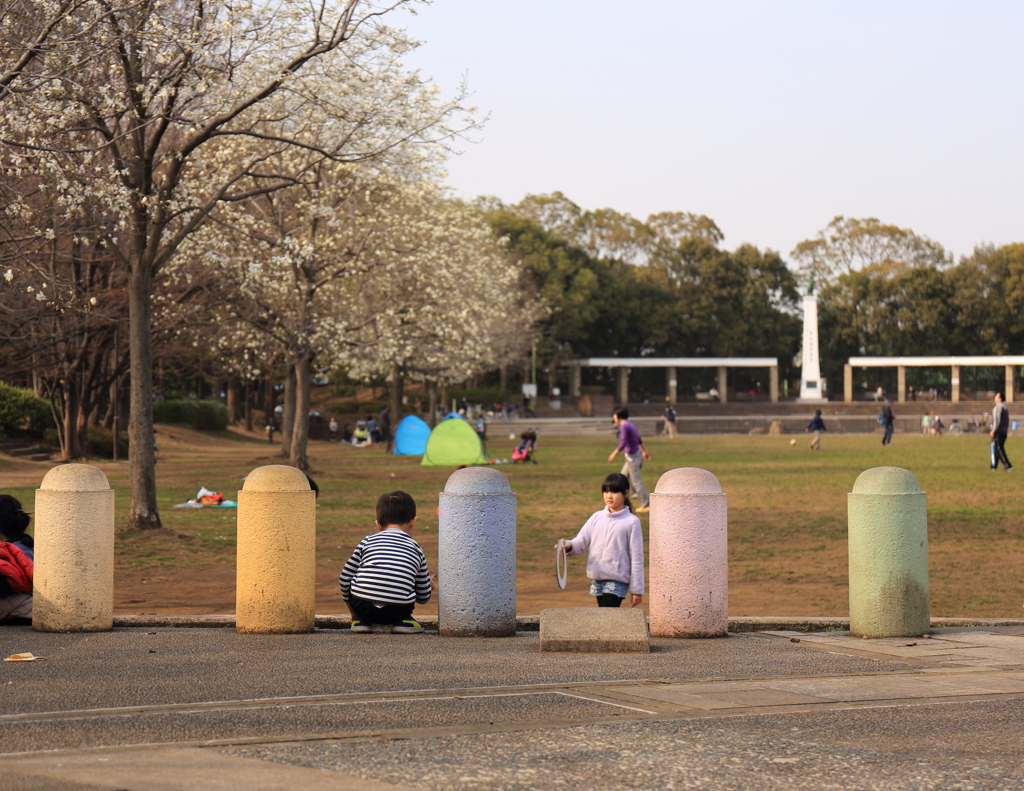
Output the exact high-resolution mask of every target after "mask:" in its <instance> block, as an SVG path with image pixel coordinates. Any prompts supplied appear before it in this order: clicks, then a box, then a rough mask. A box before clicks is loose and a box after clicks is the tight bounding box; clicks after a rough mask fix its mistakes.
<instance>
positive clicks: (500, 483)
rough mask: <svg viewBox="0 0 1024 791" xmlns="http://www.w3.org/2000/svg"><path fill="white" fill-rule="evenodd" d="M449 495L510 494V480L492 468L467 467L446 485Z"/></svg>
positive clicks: (453, 475) (454, 475) (454, 473)
mask: <svg viewBox="0 0 1024 791" xmlns="http://www.w3.org/2000/svg"><path fill="white" fill-rule="evenodd" d="M444 490H445V492H446V493H447V494H509V493H511V491H512V487H511V486H509V483H508V478H506V477H505V476H504V475H502V474H501V473H500V472H498V471H497V470H492V469H491V468H490V467H465V468H463V469H461V470H456V471H455V472H453V473H452V474H451V475H450V476H449V477H448V482H447V483H446V484H445V485H444Z"/></svg>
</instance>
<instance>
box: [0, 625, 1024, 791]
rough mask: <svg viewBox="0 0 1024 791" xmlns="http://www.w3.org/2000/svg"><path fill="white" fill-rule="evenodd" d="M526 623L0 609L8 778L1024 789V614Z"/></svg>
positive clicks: (46, 783)
mask: <svg viewBox="0 0 1024 791" xmlns="http://www.w3.org/2000/svg"><path fill="white" fill-rule="evenodd" d="M652 647H653V650H652V653H650V654H627V655H604V654H551V653H541V652H539V651H538V636H537V634H536V633H528V632H520V633H519V635H518V636H517V637H516V638H505V639H500V638H498V639H496V638H490V639H485V638H442V637H439V636H437V635H436V634H429V633H428V634H426V635H410V636H402V635H389V634H382V633H375V634H372V635H353V634H351V633H349V632H341V631H338V630H329V629H324V630H319V631H317V632H316V633H315V634H311V635H267V636H256V635H239V634H236V633H235V632H233V631H232V630H228V629H195V628H160V627H149V628H119V629H116V630H115V631H113V632H110V633H104V634H88V635H81V634H76V635H66V634H41V633H35V632H32V631H31V630H29V629H28V628H27V627H6V628H3V629H2V630H0V652H2V653H3V655H4V656H8V655H10V654H12V653H16V652H19V653H20V652H25V651H31V652H32V653H33V654H35V655H37V656H45V657H47V658H46V659H44V660H40V661H37V662H26V663H13V662H11V663H4V664H3V665H0V725H2V730H0V733H2V734H3V741H2V742H0V769H2V771H0V789H8V788H10V789H19V791H50V790H51V789H53V790H54V791H56V790H57V789H67V790H68V791H70V790H71V789H78V790H80V789H96V788H104V789H125V790H130V791H135V790H136V789H139V790H140V791H141V790H143V789H145V790H146V791H165V790H166V791H179V790H180V789H193V788H202V789H225V791H235V790H236V789H278V788H280V789H286V788H287V789H294V788H304V789H311V790H312V791H319V789H368V791H374V790H375V789H396V788H399V789H448V788H464V789H534V788H566V789H575V788H580V789H620V788H714V789H722V788H724V789H731V788H736V789H741V788H742V789H755V790H756V789H776V788H780V789H781V788H787V789H788V788H843V789H861V788H864V789H904V788H943V789H958V788H964V789H967V788H973V789H988V788H991V789H1015V788H1024V627H1021V626H1014V627H983V628H946V629H935V630H933V632H932V634H931V635H930V636H929V637H928V638H914V639H902V640H861V639H856V638H853V637H851V636H850V635H849V634H848V633H845V632H818V633H811V634H808V633H804V632H789V631H776V632H762V633H756V634H755V633H749V634H740V635H732V636H730V637H729V638H726V639H718V640H662V639H655V640H653V641H652Z"/></svg>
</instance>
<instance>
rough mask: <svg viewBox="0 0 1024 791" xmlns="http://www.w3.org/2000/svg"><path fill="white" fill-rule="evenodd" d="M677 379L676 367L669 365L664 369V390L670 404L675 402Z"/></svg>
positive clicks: (677, 388) (677, 391)
mask: <svg viewBox="0 0 1024 791" xmlns="http://www.w3.org/2000/svg"><path fill="white" fill-rule="evenodd" d="M678 385H679V380H678V379H676V367H675V366H674V365H671V366H669V367H668V368H666V369H665V392H666V393H667V394H668V401H669V403H670V404H674V403H675V402H676V397H677V396H678V394H679V387H678Z"/></svg>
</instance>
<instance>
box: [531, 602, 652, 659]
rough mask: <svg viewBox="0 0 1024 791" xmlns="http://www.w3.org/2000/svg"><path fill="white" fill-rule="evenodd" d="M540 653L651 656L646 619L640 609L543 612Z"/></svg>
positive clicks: (554, 610) (561, 609)
mask: <svg viewBox="0 0 1024 791" xmlns="http://www.w3.org/2000/svg"><path fill="white" fill-rule="evenodd" d="M540 650H541V651H575V652H578V653H609V654H611V653H618V654H621V653H634V652H639V653H649V652H650V650H651V637H650V631H649V630H648V628H647V616H646V614H645V613H644V611H643V610H640V609H628V610H622V609H615V608H612V607H557V608H552V609H547V610H541V611H540Z"/></svg>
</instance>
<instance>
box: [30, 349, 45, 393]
mask: <svg viewBox="0 0 1024 791" xmlns="http://www.w3.org/2000/svg"><path fill="white" fill-rule="evenodd" d="M32 392H33V393H35V394H36V398H42V397H43V377H41V376H40V375H39V356H38V355H37V354H36V353H35V352H32Z"/></svg>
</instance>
